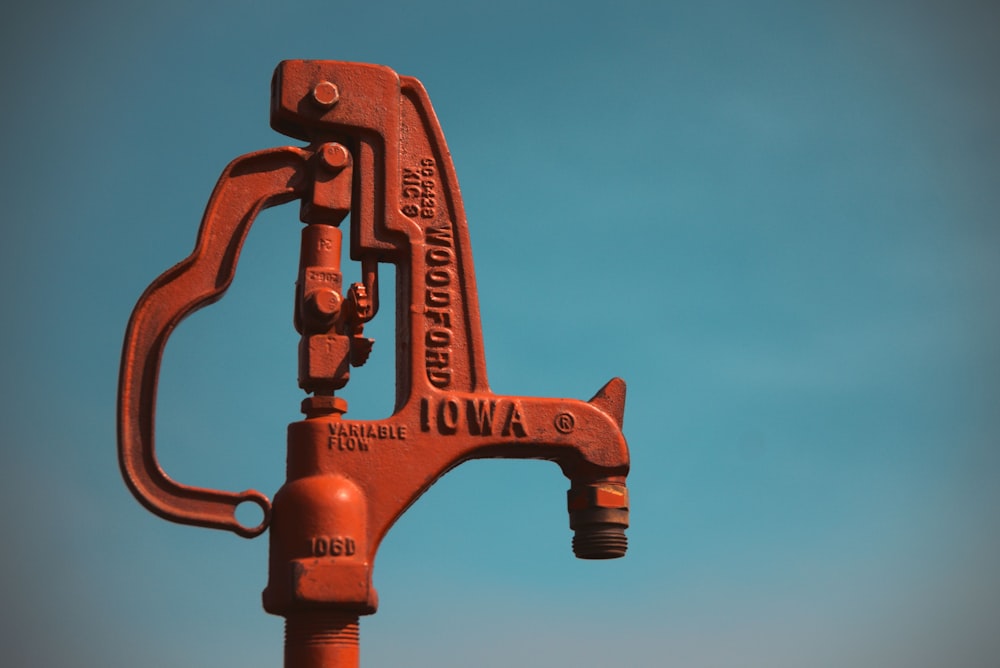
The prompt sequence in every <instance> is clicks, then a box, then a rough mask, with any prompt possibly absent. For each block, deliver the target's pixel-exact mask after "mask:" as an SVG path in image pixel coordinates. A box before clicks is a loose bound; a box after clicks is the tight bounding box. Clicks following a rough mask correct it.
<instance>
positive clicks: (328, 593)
mask: <svg viewBox="0 0 1000 668" xmlns="http://www.w3.org/2000/svg"><path fill="white" fill-rule="evenodd" d="M271 95H272V97H271V126H272V127H273V128H274V129H275V130H277V131H278V132H281V133H283V134H285V135H288V136H290V137H294V138H295V139H299V140H302V141H304V142H308V145H307V146H305V147H301V148H300V147H284V148H275V149H270V150H264V151H259V152H256V153H250V154H247V155H244V156H241V157H239V158H237V159H236V160H234V161H233V162H232V163H230V164H229V166H228V167H227V168H226V169H225V171H224V172H223V173H222V176H221V177H220V179H219V181H218V183H217V185H216V187H215V190H214V192H213V193H212V196H211V199H210V200H209V202H208V205H207V207H206V210H205V214H204V218H203V219H202V224H201V229H200V231H199V233H198V241H197V244H196V247H195V249H194V251H193V252H192V254H191V255H190V256H189V257H187V258H186V259H185V260H183V261H181V262H180V263H179V264H177V265H175V266H174V267H173V268H171V269H169V270H168V271H166V272H165V273H164V274H163V275H161V276H160V277H159V278H157V279H156V280H155V281H154V282H153V283H152V285H150V286H149V288H147V290H146V291H145V293H144V294H143V295H142V297H140V299H139V302H138V304H137V305H136V307H135V310H134V312H133V314H132V318H131V320H130V321H129V325H128V330H127V332H126V335H125V344H124V350H123V355H122V368H121V376H120V384H119V398H118V399H119V401H118V441H119V460H120V463H121V469H122V473H123V475H124V478H125V481H126V483H127V484H128V486H129V488H130V489H131V490H132V492H133V494H134V495H135V496H136V498H137V499H138V500H139V501H140V502H141V503H142V504H143V505H145V506H146V507H147V508H148V509H149V510H151V511H152V512H154V513H156V514H157V515H160V516H161V517H164V518H166V519H168V520H172V521H174V522H180V523H183V524H192V525H197V526H204V527H211V528H215V529H227V530H230V531H233V532H234V533H236V534H238V535H240V536H244V537H247V538H251V537H254V536H257V535H260V534H261V533H263V532H264V531H265V530H266V529H267V528H268V527H270V529H271V533H270V559H269V577H268V583H267V587H266V589H265V590H264V593H263V602H264V608H265V609H266V610H267V611H268V612H271V613H273V614H277V615H282V616H284V617H285V618H286V641H285V666H286V668H320V667H324V668H355V667H356V666H357V665H358V619H359V616H360V615H365V614H371V613H374V612H375V610H376V607H377V605H378V598H377V596H376V593H375V589H374V587H373V586H372V567H373V564H374V561H375V553H376V551H377V549H378V546H379V544H380V543H381V541H382V539H383V538H384V537H385V534H386V532H387V531H388V530H389V528H390V527H391V526H392V524H393V523H394V522H395V521H396V519H398V518H399V516H400V515H402V514H403V512H404V511H405V510H406V509H407V508H408V507H409V506H410V504H412V503H413V502H414V501H415V500H416V499H417V498H418V497H419V496H420V495H421V494H422V493H423V492H424V491H426V490H427V489H428V488H429V487H430V486H431V485H432V484H434V482H435V481H436V480H437V479H438V478H439V477H441V476H442V475H444V474H445V473H446V472H447V471H449V470H450V469H452V468H454V467H455V466H457V465H458V464H460V463H462V462H463V461H466V460H469V459H475V458H497V457H504V458H525V459H546V460H550V461H553V462H556V463H557V464H558V465H559V466H560V468H561V469H562V471H563V473H564V474H565V475H566V476H567V477H568V478H569V480H570V483H571V484H570V489H569V491H568V493H567V500H568V509H569V518H570V527H571V528H572V529H573V531H574V532H575V535H574V538H573V550H574V552H575V553H576V556H578V557H580V558H583V559H606V558H615V557H621V556H623V555H624V554H625V550H626V538H625V528H626V527H627V526H628V494H627V490H626V487H625V476H626V475H627V474H628V468H629V456H628V446H627V444H626V441H625V437H624V435H623V434H622V417H623V414H624V409H625V383H624V382H623V381H622V380H621V379H617V378H616V379H613V380H611V381H609V382H608V383H607V384H606V385H605V386H604V387H603V388H601V390H600V391H599V392H598V393H597V395H596V396H594V398H592V399H591V400H590V401H588V402H584V401H579V400H576V399H553V398H536V397H521V396H508V395H499V394H494V393H493V392H492V391H490V388H489V384H488V383H487V378H486V362H485V359H484V354H483V342H482V331H481V326H480V321H479V304H478V301H477V299H478V297H477V293H476V284H475V276H474V273H473V266H472V253H471V249H470V246H469V236H468V228H467V224H466V220H465V213H464V211H463V207H462V198H461V194H460V192H459V189H458V181H457V179H456V177H455V172H454V168H453V166H452V162H451V157H450V154H449V152H448V148H447V146H446V145H445V141H444V135H443V134H442V132H441V128H440V126H439V124H438V121H437V118H436V116H435V114H434V111H433V109H432V108H431V104H430V100H429V99H428V97H427V93H426V92H425V91H424V88H423V86H422V85H421V84H420V82H419V81H417V80H416V79H414V78H411V77H403V76H399V75H397V74H396V73H395V72H394V71H392V70H391V69H389V68H387V67H382V66H377V65H368V64H358V63H346V62H338V61H307V60H290V61H285V62H282V63H281V64H279V65H278V68H277V70H276V71H275V73H274V78H273V81H272V91H271ZM296 199H297V200H300V202H301V213H300V218H301V220H302V221H303V222H304V223H305V227H304V228H303V230H302V246H301V258H300V267H299V276H298V281H297V283H296V301H295V313H294V323H295V327H296V329H297V330H298V331H299V333H300V334H301V342H300V345H299V373H298V380H299V386H300V387H301V388H302V389H303V390H305V391H306V392H307V394H308V396H307V398H306V399H305V400H303V402H302V412H303V413H304V414H305V419H304V420H301V421H298V422H294V423H292V424H290V425H289V426H288V459H287V481H286V482H285V484H284V486H282V488H281V489H280V490H279V491H278V493H277V494H276V495H275V498H274V502H273V504H272V503H271V502H270V501H269V500H268V498H267V497H266V496H264V495H263V494H261V493H260V492H257V491H254V490H248V491H244V492H239V493H234V492H225V491H218V490H210V489H202V488H197V487H190V486H186V485H182V484H180V483H177V482H175V481H174V480H172V479H171V478H169V477H168V476H167V475H166V474H165V473H164V472H163V470H162V469H161V468H160V466H159V464H158V463H157V459H156V454H155V450H154V441H153V435H154V408H155V401H156V386H157V378H158V374H159V367H160V359H161V356H162V353H163V350H164V347H165V345H166V342H167V338H168V337H169V335H170V333H171V332H172V330H173V329H174V327H176V326H177V324H178V323H179V322H180V321H181V320H182V319H183V318H184V317H185V316H187V315H188V314H190V313H192V312H193V311H195V310H197V309H198V308H201V307H202V306H205V305H207V304H210V303H212V302H214V301H216V300H217V299H219V298H220V297H221V296H222V294H223V293H224V292H225V291H226V289H227V288H228V287H229V285H230V283H231V282H232V279H233V275H234V272H235V268H236V263H237V261H238V258H239V252H240V248H241V246H242V243H243V240H244V239H245V237H246V234H247V232H248V230H249V228H250V226H251V224H252V223H253V220H254V218H255V216H256V215H257V213H258V212H259V211H260V210H262V209H264V208H266V207H270V206H274V205H277V204H281V203H285V202H289V201H292V200H296ZM348 214H350V226H351V229H350V242H351V243H350V256H351V259H353V260H355V261H358V262H360V263H361V272H360V273H361V277H362V280H361V281H360V282H358V283H354V284H352V285H350V286H349V287H347V288H346V289H345V288H344V286H343V275H342V273H341V262H340V257H341V231H340V229H339V227H338V226H339V225H340V223H341V222H343V221H344V219H345V218H346V217H347V216H348ZM384 262H389V263H392V264H394V265H396V399H395V408H394V410H393V414H392V415H391V416H390V417H388V418H385V419H382V420H372V421H358V420H348V419H345V414H346V412H347V403H346V402H345V401H344V400H343V399H342V398H341V397H339V396H337V394H336V392H337V391H338V390H340V389H341V388H343V387H344V386H345V385H346V384H347V382H348V380H349V378H350V369H351V367H358V366H361V365H363V364H364V363H365V360H366V359H367V358H368V355H369V353H370V351H371V349H372V344H373V342H372V340H371V339H369V338H367V337H365V335H364V325H365V323H366V322H368V321H369V320H371V319H372V318H373V317H374V316H375V315H376V313H377V312H378V306H379V299H378V294H379V285H378V265H379V263H384ZM244 502H250V503H255V504H257V505H259V506H260V508H261V509H262V510H263V512H264V519H263V521H262V522H261V524H260V525H258V526H255V527H247V526H243V525H241V524H240V523H239V522H238V521H237V519H236V516H235V510H236V507H237V506H238V505H239V504H241V503H244Z"/></svg>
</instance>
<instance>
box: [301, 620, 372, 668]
mask: <svg viewBox="0 0 1000 668" xmlns="http://www.w3.org/2000/svg"><path fill="white" fill-rule="evenodd" d="M359 661H360V649H359V647H358V616H357V615H352V614H350V613H344V612H338V611H326V610H316V611H310V612H297V613H294V614H292V615H289V616H288V617H287V618H286V619H285V668H358V666H359Z"/></svg>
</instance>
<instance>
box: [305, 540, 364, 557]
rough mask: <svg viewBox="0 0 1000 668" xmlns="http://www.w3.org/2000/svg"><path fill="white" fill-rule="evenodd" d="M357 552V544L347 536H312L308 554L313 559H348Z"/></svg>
mask: <svg viewBox="0 0 1000 668" xmlns="http://www.w3.org/2000/svg"><path fill="white" fill-rule="evenodd" d="M356 551H357V544H356V543H355V542H354V539H353V538H350V537H348V536H313V537H312V539H311V540H310V541H309V552H310V553H311V554H312V556H314V557H349V556H351V555H352V554H354V553H355V552H356Z"/></svg>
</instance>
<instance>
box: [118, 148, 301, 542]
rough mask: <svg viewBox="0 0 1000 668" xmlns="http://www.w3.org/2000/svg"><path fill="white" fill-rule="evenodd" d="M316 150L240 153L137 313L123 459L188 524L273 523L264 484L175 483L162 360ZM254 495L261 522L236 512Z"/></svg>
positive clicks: (136, 487)
mask: <svg viewBox="0 0 1000 668" xmlns="http://www.w3.org/2000/svg"><path fill="white" fill-rule="evenodd" d="M310 155H311V152H310V151H307V150H304V149H299V148H294V147H283V148H275V149H269V150H265V151H258V152H255V153H249V154H247V155H244V156H241V157H239V158H236V159H235V160H233V161H232V162H231V163H230V164H229V165H228V166H227V167H226V169H225V170H224V171H223V172H222V175H221V176H220V177H219V181H218V183H217V184H216V186H215V190H214V191H213V192H212V196H211V198H210V199H209V201H208V205H207V206H206V208H205V214H204V216H203V218H202V222H201V229H200V230H199V231H198V241H197V243H196V245H195V249H194V251H193V252H192V253H191V255H189V256H188V257H187V258H186V259H184V260H182V261H181V262H179V263H178V264H176V265H175V266H174V267H172V268H171V269H168V270H167V271H166V272H164V273H163V274H162V275H160V277H159V278H157V279H156V280H155V281H153V283H152V284H151V285H150V286H149V287H148V288H147V289H146V291H145V292H144V293H143V295H142V297H140V298H139V301H138V303H137V304H136V306H135V310H134V311H133V312H132V317H131V319H130V320H129V324H128V329H127V330H126V333H125V344H124V347H123V350H122V366H121V375H120V377H119V384H118V461H119V464H120V465H121V469H122V475H123V476H124V478H125V481H126V483H127V484H128V487H129V489H130V490H131V491H132V494H134V495H135V497H136V498H137V499H138V500H139V502H140V503H142V504H143V505H144V506H146V508H148V509H149V510H150V511H152V512H154V513H156V514H157V515H159V516H160V517H163V518H165V519H168V520H171V521H174V522H179V523H181V524H192V525H196V526H203V527H209V528H214V529H227V530H230V531H233V532H234V533H236V534H238V535H240V536H243V537H245V538H252V537H254V536H258V535H260V534H261V533H263V532H264V530H265V529H267V525H268V522H269V521H270V512H271V502H270V501H269V500H268V498H267V497H266V496H265V495H263V494H261V493H260V492H258V491H256V490H246V491H243V492H239V493H235V492H225V491H218V490H212V489H204V488H200V487H190V486H187V485H182V484H180V483H177V482H175V481H174V480H172V479H171V478H170V477H169V476H167V474H166V473H164V472H163V469H161V468H160V465H159V463H158V462H157V459H156V451H155V448H154V422H155V419H154V409H155V405H156V387H157V381H158V377H159V372H160V360H161V358H162V356H163V350H164V347H165V346H166V343H167V339H168V338H169V336H170V334H171V332H172V331H173V329H174V327H176V326H177V325H178V323H180V322H181V320H183V319H184V318H185V317H186V316H188V315H189V314H191V313H193V312H194V311H196V310H198V309H200V308H202V307H204V306H207V305H209V304H211V303H213V302H215V301H218V299H219V298H221V297H222V295H223V293H225V291H226V290H227V289H228V288H229V285H230V284H231V283H232V280H233V275H234V274H235V272H236V263H237V261H238V259H239V254H240V249H241V247H242V245H243V241H244V239H245V238H246V235H247V232H248V231H249V229H250V226H251V225H252V224H253V220H254V218H255V217H256V216H257V214H258V213H259V212H260V211H261V210H263V209H266V208H268V207H271V206H275V205H278V204H282V203H284V202H288V201H290V200H293V199H296V198H301V197H302V196H303V193H304V191H305V189H306V188H307V187H308V184H309V179H308V178H306V170H307V161H308V159H309V157H310ZM245 501H250V502H252V503H256V504H257V505H258V506H260V508H261V510H262V511H263V512H264V518H263V520H262V521H261V523H260V524H259V525H257V526H256V527H246V526H243V525H242V524H240V523H239V521H238V520H237V519H236V515H235V511H236V506H238V505H239V504H241V503H243V502H245Z"/></svg>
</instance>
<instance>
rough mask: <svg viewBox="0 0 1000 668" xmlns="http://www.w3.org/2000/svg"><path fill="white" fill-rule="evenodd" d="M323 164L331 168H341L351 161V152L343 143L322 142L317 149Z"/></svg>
mask: <svg viewBox="0 0 1000 668" xmlns="http://www.w3.org/2000/svg"><path fill="white" fill-rule="evenodd" d="M319 157H320V160H322V161H323V165H324V166H325V167H327V168H329V169H332V170H339V169H343V168H344V167H346V166H347V164H348V163H349V162H350V161H351V154H350V153H348V151H347V149H346V148H344V146H343V145H341V144H338V143H336V142H329V143H326V144H323V146H322V147H321V148H320V150H319Z"/></svg>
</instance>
